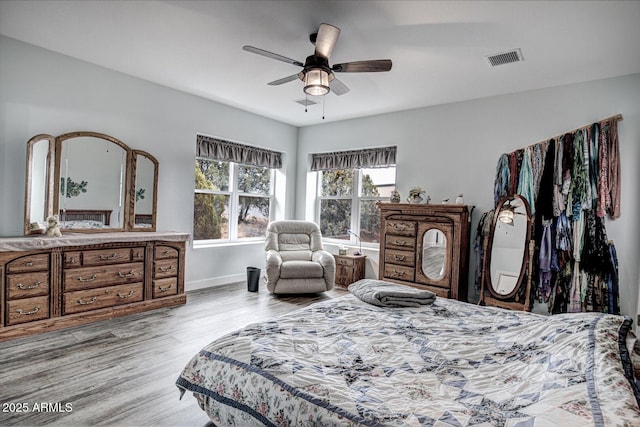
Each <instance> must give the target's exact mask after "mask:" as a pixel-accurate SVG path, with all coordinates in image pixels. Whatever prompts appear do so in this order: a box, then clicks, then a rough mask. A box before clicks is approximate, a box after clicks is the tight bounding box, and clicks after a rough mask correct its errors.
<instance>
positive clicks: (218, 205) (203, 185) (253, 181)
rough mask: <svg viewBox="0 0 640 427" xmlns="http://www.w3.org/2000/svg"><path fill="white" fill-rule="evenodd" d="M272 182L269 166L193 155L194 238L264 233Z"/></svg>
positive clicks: (250, 235)
mask: <svg viewBox="0 0 640 427" xmlns="http://www.w3.org/2000/svg"><path fill="white" fill-rule="evenodd" d="M272 184H273V170H272V169H269V168H264V167H255V166H246V165H240V164H237V163H233V162H228V161H220V160H211V159H206V158H200V157H198V158H196V163H195V196H194V221H193V238H194V240H229V239H243V238H259V237H264V235H265V232H266V229H267V225H268V224H269V218H270V207H271V202H272V199H273V190H272V188H273V185H272ZM231 218H235V219H236V221H231V220H230V219H231Z"/></svg>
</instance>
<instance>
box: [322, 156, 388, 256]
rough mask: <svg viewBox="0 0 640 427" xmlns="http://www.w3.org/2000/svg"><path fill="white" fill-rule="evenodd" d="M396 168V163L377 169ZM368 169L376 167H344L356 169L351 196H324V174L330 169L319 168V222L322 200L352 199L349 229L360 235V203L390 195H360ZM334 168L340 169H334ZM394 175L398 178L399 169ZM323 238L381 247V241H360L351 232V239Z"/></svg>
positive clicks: (369, 246) (328, 240) (337, 241)
mask: <svg viewBox="0 0 640 427" xmlns="http://www.w3.org/2000/svg"><path fill="white" fill-rule="evenodd" d="M390 168H393V169H396V165H389V166H383V167H378V168H375V169H390ZM367 169H374V168H351V169H342V170H353V171H354V174H355V176H354V179H353V187H352V190H351V195H350V196H323V195H322V174H323V173H324V172H329V170H328V171H324V170H319V171H317V172H316V202H315V221H316V223H317V224H321V219H320V218H321V215H322V212H321V206H322V201H323V200H351V222H350V228H349V230H351V231H352V232H353V233H355V234H357V235H358V236H360V233H361V230H360V204H361V202H363V201H385V200H388V199H389V198H388V196H361V195H360V189H361V188H362V178H363V171H365V170H367ZM334 170H338V169H334ZM394 172H395V173H394V176H395V178H397V169H396V170H395V171H394ZM395 181H396V179H394V186H395V184H396V183H395ZM322 240H323V241H324V242H326V243H329V244H337V245H341V244H342V245H344V244H347V245H349V246H358V247H359V246H360V245H362V247H363V248H379V247H380V242H365V241H363V240H362V239H360V241H358V239H357V238H356V237H355V236H354V235H353V234H351V233H349V240H345V239H334V238H331V237H325V236H322Z"/></svg>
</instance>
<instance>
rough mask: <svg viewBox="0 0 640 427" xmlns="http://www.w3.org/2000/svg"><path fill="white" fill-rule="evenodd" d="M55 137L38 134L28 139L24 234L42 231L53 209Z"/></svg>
mask: <svg viewBox="0 0 640 427" xmlns="http://www.w3.org/2000/svg"><path fill="white" fill-rule="evenodd" d="M54 140H55V138H54V137H53V136H51V135H36V136H34V137H33V138H31V139H30V140H29V141H28V142H27V176H26V186H25V189H26V190H25V205H24V206H25V215H24V218H25V221H24V234H25V235H26V234H39V233H42V232H43V231H44V229H45V227H46V220H47V217H48V216H49V215H51V212H52V211H53V196H52V194H51V193H50V188H51V186H50V183H51V182H52V181H53V171H54V168H53V162H54V155H53V153H54Z"/></svg>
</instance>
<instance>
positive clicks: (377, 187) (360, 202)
mask: <svg viewBox="0 0 640 427" xmlns="http://www.w3.org/2000/svg"><path fill="white" fill-rule="evenodd" d="M395 164H396V147H395V146H391V147H378V148H367V149H362V150H349V151H338V152H331V153H314V154H311V170H312V171H317V172H318V191H317V195H316V197H317V200H318V203H317V206H318V207H319V209H318V212H316V221H317V222H318V223H319V225H320V230H321V231H322V235H323V236H324V237H325V238H328V239H334V240H338V241H348V242H350V243H352V244H359V243H360V242H362V243H364V244H365V246H366V244H368V243H370V244H372V245H373V244H376V243H378V241H379V238H380V210H379V208H378V202H380V201H383V200H388V199H389V196H390V195H391V192H392V191H393V190H395V184H396V168H395Z"/></svg>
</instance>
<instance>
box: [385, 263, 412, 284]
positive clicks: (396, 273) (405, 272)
mask: <svg viewBox="0 0 640 427" xmlns="http://www.w3.org/2000/svg"><path fill="white" fill-rule="evenodd" d="M415 274H416V271H415V269H414V268H410V267H404V266H401V265H394V264H386V263H385V265H384V277H388V278H390V279H397V280H406V281H409V282H412V281H414V280H415Z"/></svg>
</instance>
